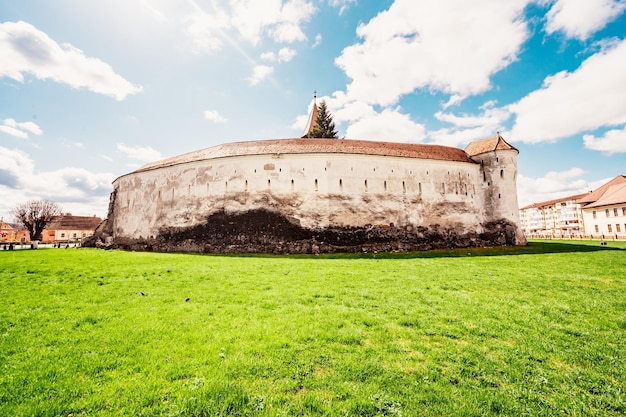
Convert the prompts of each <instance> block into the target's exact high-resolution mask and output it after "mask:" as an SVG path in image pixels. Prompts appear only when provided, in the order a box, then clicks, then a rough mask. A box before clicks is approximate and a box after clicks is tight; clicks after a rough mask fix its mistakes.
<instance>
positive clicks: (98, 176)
mask: <svg viewBox="0 0 626 417" xmlns="http://www.w3.org/2000/svg"><path fill="white" fill-rule="evenodd" d="M0 160H2V161H3V164H2V167H0V194H1V195H2V199H0V215H2V216H3V217H4V219H5V220H9V219H12V217H11V210H12V208H13V207H14V206H15V205H16V204H17V203H20V202H23V201H26V200H30V199H46V200H52V201H55V202H57V203H59V204H60V205H61V206H62V207H63V209H64V211H66V212H67V211H70V212H72V213H73V214H76V215H92V214H97V215H99V216H104V215H106V210H107V207H108V199H109V194H110V192H111V188H112V187H111V183H112V182H113V180H114V179H115V175H113V174H110V173H94V172H90V171H87V170H85V169H82V168H72V167H68V168H63V169H59V170H56V171H47V172H38V171H36V169H35V163H34V162H33V160H32V159H31V158H30V156H29V155H28V154H26V153H24V152H22V151H20V150H17V149H8V148H5V147H1V146H0Z"/></svg>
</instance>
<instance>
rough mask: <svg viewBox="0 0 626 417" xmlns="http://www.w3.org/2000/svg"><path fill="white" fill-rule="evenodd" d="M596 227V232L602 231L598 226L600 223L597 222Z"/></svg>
mask: <svg viewBox="0 0 626 417" xmlns="http://www.w3.org/2000/svg"><path fill="white" fill-rule="evenodd" d="M595 229H596V233H600V228H599V227H598V225H597V224H596V226H595Z"/></svg>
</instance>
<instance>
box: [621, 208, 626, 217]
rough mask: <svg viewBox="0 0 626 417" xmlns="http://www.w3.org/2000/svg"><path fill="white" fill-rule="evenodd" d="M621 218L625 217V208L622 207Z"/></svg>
mask: <svg viewBox="0 0 626 417" xmlns="http://www.w3.org/2000/svg"><path fill="white" fill-rule="evenodd" d="M622 216H626V207H622Z"/></svg>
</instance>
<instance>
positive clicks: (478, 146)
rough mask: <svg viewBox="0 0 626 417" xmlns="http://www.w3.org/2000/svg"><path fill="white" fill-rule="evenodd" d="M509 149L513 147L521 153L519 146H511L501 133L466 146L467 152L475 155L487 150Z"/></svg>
mask: <svg viewBox="0 0 626 417" xmlns="http://www.w3.org/2000/svg"><path fill="white" fill-rule="evenodd" d="M509 149H512V150H514V151H517V152H518V153H519V151H518V150H517V148H515V147H513V146H511V145H510V144H509V143H508V142H507V141H505V140H504V139H503V138H502V136H500V134H497V135H495V136H491V137H488V138H485V139H480V140H477V141H474V142H471V143H470V144H469V145H467V146H466V147H465V152H466V153H467V154H468V155H469V156H475V155H480V154H481V153H485V152H492V151H496V150H509Z"/></svg>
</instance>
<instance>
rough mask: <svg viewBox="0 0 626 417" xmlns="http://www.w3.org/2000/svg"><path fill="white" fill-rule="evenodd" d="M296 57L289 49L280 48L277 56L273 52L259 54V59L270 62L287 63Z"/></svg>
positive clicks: (294, 52)
mask: <svg viewBox="0 0 626 417" xmlns="http://www.w3.org/2000/svg"><path fill="white" fill-rule="evenodd" d="M295 56H296V51H295V50H294V49H291V48H287V47H284V48H280V50H279V51H278V53H277V54H275V53H274V52H265V53H263V54H261V59H263V60H264V61H270V62H289V61H291V60H292V59H293V57H295Z"/></svg>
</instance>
